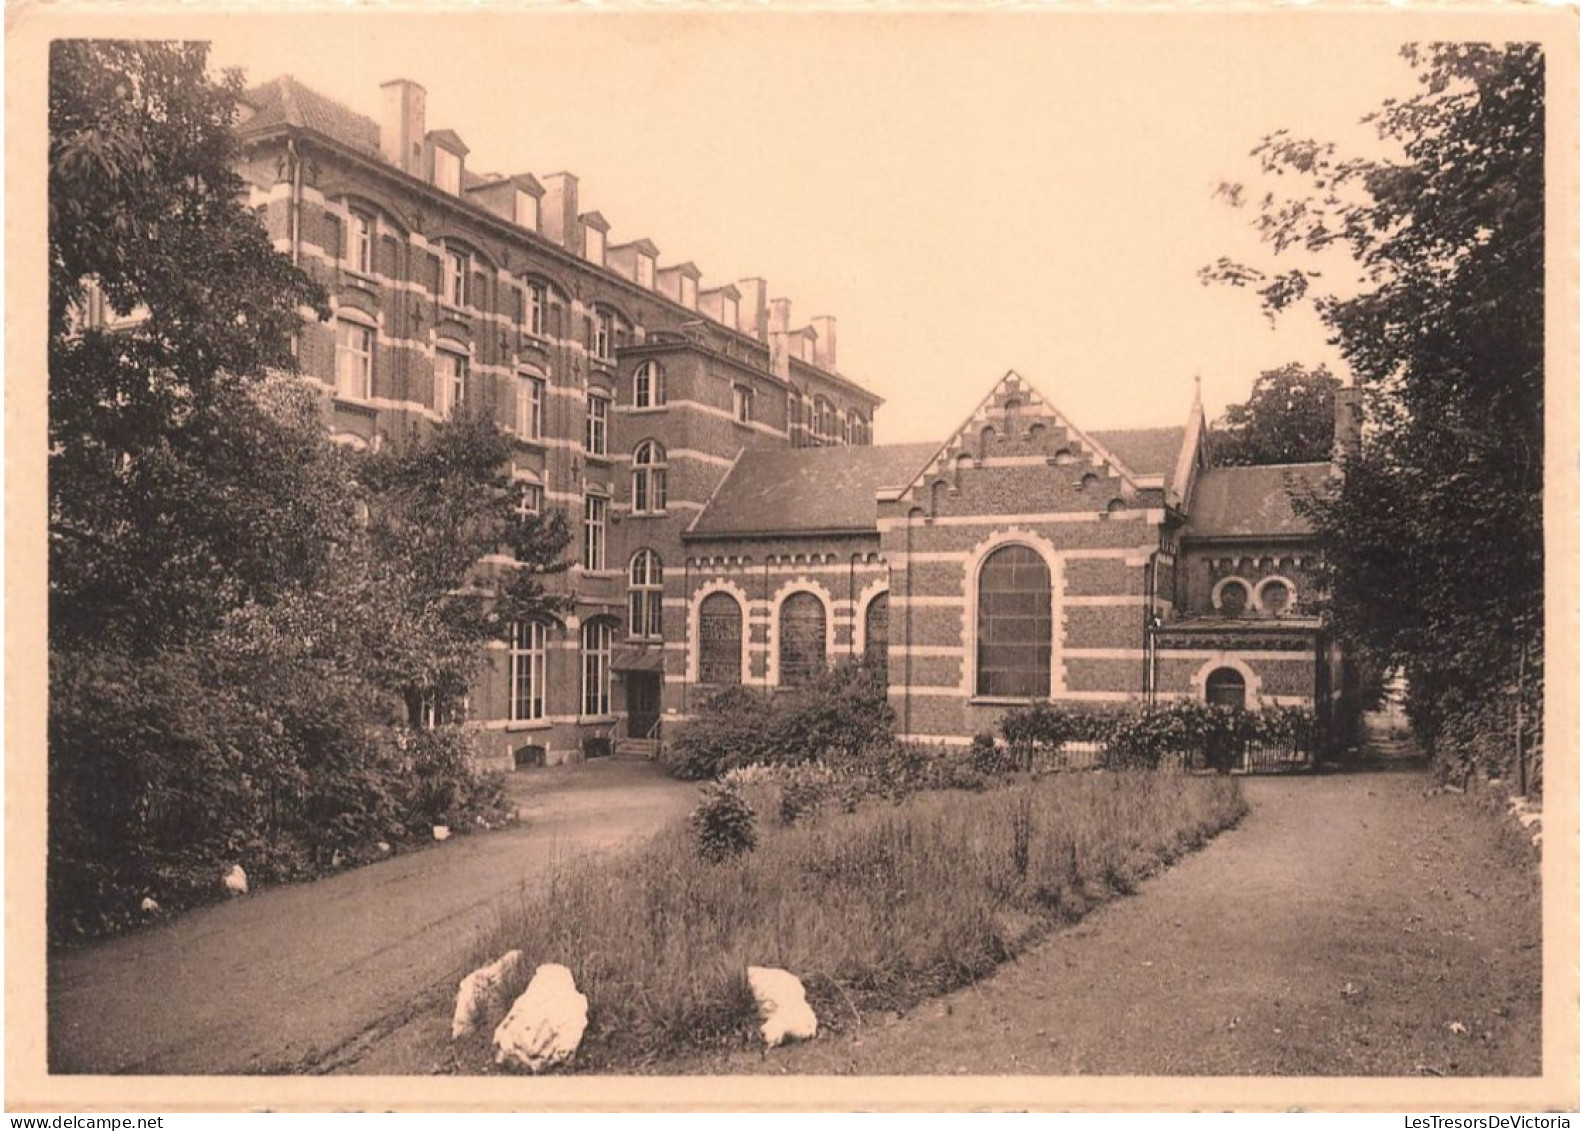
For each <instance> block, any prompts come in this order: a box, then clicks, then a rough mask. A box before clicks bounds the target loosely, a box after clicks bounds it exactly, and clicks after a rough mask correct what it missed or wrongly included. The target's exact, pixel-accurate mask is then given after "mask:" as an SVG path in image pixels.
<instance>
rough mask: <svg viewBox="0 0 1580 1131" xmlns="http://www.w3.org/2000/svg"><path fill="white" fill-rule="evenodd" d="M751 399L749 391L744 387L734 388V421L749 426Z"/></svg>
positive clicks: (737, 386)
mask: <svg viewBox="0 0 1580 1131" xmlns="http://www.w3.org/2000/svg"><path fill="white" fill-rule="evenodd" d="M753 399H754V397H753V395H752V391H751V389H749V388H747V387H746V386H745V385H736V386H735V419H736V420H737V421H739V422H740V423H742V424H750V423H751V422H752V401H753Z"/></svg>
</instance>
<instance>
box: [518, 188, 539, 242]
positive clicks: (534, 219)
mask: <svg viewBox="0 0 1580 1131" xmlns="http://www.w3.org/2000/svg"><path fill="white" fill-rule="evenodd" d="M516 223H517V224H519V225H521V226H522V227H523V228H525V229H527V231H529V232H535V231H537V230H538V198H537V197H535V196H533V195H532V194H531V193H530V192H527V191H525V190H524V189H517V190H516Z"/></svg>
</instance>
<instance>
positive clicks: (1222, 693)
mask: <svg viewBox="0 0 1580 1131" xmlns="http://www.w3.org/2000/svg"><path fill="white" fill-rule="evenodd" d="M1207 702H1209V703H1216V704H1217V705H1218V706H1220V707H1238V708H1240V709H1241V710H1244V709H1245V676H1243V675H1241V674H1240V673H1239V672H1238V671H1236V670H1235V669H1234V668H1214V669H1213V671H1212V674H1211V675H1209V676H1208V677H1207Z"/></svg>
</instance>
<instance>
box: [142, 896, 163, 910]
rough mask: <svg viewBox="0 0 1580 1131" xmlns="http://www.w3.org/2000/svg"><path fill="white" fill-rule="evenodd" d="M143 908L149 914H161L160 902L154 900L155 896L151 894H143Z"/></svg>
mask: <svg viewBox="0 0 1580 1131" xmlns="http://www.w3.org/2000/svg"><path fill="white" fill-rule="evenodd" d="M142 908H143V911H144V912H146V913H147V914H149V915H157V914H159V904H158V903H156V902H154V897H153V896H151V895H145V896H143V902H142Z"/></svg>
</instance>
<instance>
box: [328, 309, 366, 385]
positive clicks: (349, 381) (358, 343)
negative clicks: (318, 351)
mask: <svg viewBox="0 0 1580 1131" xmlns="http://www.w3.org/2000/svg"><path fill="white" fill-rule="evenodd" d="M335 395H336V396H340V397H345V398H346V399H348V400H354V401H365V400H369V399H370V398H371V397H372V396H373V331H372V329H370V328H369V327H367V326H363V325H361V324H360V323H357V322H348V321H347V320H346V319H344V318H342V319H340V320H338V321H337V322H336V323H335Z"/></svg>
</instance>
